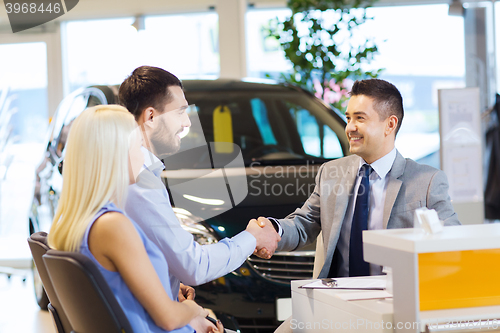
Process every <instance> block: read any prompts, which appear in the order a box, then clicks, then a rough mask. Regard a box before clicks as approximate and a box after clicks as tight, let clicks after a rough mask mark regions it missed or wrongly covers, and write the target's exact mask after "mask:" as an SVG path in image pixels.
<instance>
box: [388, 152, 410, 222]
mask: <svg viewBox="0 0 500 333" xmlns="http://www.w3.org/2000/svg"><path fill="white" fill-rule="evenodd" d="M405 165H406V160H405V159H404V157H403V156H402V155H401V154H400V153H399V152H398V151H396V159H395V160H394V164H393V165H392V168H391V171H390V173H389V179H388V180H387V192H386V194H385V203H384V220H383V226H384V229H387V224H388V223H389V218H390V217H391V211H392V207H393V206H394V202H395V201H396V198H397V197H398V194H399V189H400V188H401V184H403V181H401V180H400V179H398V178H399V177H401V176H402V175H403V172H404V170H405Z"/></svg>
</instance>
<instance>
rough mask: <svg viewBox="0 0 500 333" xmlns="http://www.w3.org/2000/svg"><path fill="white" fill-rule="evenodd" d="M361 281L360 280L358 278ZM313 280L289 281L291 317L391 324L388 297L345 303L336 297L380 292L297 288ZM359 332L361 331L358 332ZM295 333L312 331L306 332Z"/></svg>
mask: <svg viewBox="0 0 500 333" xmlns="http://www.w3.org/2000/svg"><path fill="white" fill-rule="evenodd" d="M360 278H361V279H362V278H363V277H360ZM366 278H370V279H373V278H379V279H385V276H377V277H375V276H370V277H366ZM313 281H316V280H300V281H292V307H293V316H292V317H293V318H294V319H297V320H299V321H302V322H323V321H324V320H329V321H333V322H334V323H333V324H331V325H335V324H336V323H343V322H346V321H347V322H349V323H353V322H356V323H360V322H359V320H363V321H364V323H365V324H366V322H372V323H381V322H385V323H387V322H391V323H392V321H393V305H392V298H387V299H363V300H351V301H346V300H344V299H342V298H340V297H338V295H339V294H348V293H356V294H359V293H366V295H367V297H370V294H374V293H375V294H376V293H380V291H377V290H346V289H305V288H300V287H301V286H303V285H305V284H308V283H310V282H313ZM360 331H363V330H360ZM298 332H314V330H313V331H310V330H304V331H298ZM381 332H382V331H381Z"/></svg>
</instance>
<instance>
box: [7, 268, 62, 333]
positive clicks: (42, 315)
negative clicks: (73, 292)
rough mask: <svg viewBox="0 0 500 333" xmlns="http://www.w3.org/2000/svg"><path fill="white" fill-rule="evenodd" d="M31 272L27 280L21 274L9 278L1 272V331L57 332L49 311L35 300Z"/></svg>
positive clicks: (16, 332)
mask: <svg viewBox="0 0 500 333" xmlns="http://www.w3.org/2000/svg"><path fill="white" fill-rule="evenodd" d="M26 272H27V273H28V271H26ZM29 274H30V273H28V279H27V280H26V282H22V278H21V277H20V276H12V277H11V278H10V279H8V278H7V276H6V275H3V274H0V295H1V296H0V300H1V301H0V332H1V333H55V329H54V325H53V323H52V318H51V316H50V314H49V312H47V311H42V310H40V308H39V307H38V304H37V303H36V301H35V296H34V293H33V282H32V278H31V276H29Z"/></svg>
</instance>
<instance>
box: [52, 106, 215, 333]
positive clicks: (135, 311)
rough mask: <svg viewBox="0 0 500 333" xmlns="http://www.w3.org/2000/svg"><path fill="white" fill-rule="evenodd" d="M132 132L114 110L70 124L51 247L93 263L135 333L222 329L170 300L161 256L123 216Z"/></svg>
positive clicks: (133, 169) (132, 160) (138, 160)
mask: <svg viewBox="0 0 500 333" xmlns="http://www.w3.org/2000/svg"><path fill="white" fill-rule="evenodd" d="M135 127H136V123H135V120H134V117H133V116H132V115H131V114H130V113H129V112H128V111H127V110H126V109H125V108H123V107H121V106H118V105H104V106H96V107H93V108H89V109H87V110H85V111H84V112H83V113H82V114H81V115H80V116H79V117H78V118H77V119H76V120H75V122H74V123H73V125H72V127H71V131H70V133H69V138H68V144H67V146H66V156H65V159H64V169H63V189H62V192H61V197H60V199H59V205H58V207H57V211H56V214H55V217H54V221H53V224H52V227H51V229H50V233H49V244H50V246H51V247H53V248H55V249H58V250H63V251H78V252H81V253H83V254H84V255H86V256H88V257H89V258H91V259H92V260H93V261H94V262H95V264H96V265H97V266H98V267H99V270H100V271H101V273H102V274H103V276H104V278H105V279H106V281H107V282H108V284H109V286H110V287H111V290H112V291H113V293H114V294H115V296H116V298H117V300H118V302H119V303H120V305H121V306H122V308H123V310H124V312H125V314H126V315H127V317H128V319H129V321H130V324H131V325H132V327H133V329H134V331H135V332H165V331H173V330H175V332H186V333H187V332H189V333H192V332H194V331H195V330H194V328H196V329H197V330H198V331H203V332H212V331H214V332H217V331H218V329H219V330H222V329H223V328H222V325H220V324H219V325H218V328H217V327H215V326H214V325H212V324H211V323H209V325H207V323H208V321H207V320H206V319H205V316H206V315H207V311H206V310H204V309H203V308H201V307H200V306H198V305H197V304H196V303H195V302H194V301H192V300H185V301H183V302H182V303H179V302H175V301H173V295H171V293H172V292H171V288H170V281H169V279H168V276H169V275H168V266H167V262H166V260H165V258H164V256H163V254H162V253H161V251H160V250H159V249H158V247H157V246H156V245H155V244H154V243H152V242H151V241H150V240H149V239H148V238H147V237H146V236H145V234H144V233H143V231H142V230H141V229H140V228H139V227H138V226H137V225H136V224H135V222H133V221H132V220H130V219H129V218H128V217H127V216H125V215H124V213H123V211H122V210H121V207H122V204H123V203H124V201H125V198H124V196H125V193H126V190H127V186H128V185H129V183H133V182H135V177H134V175H135V176H137V175H138V174H139V171H140V169H141V167H142V165H143V162H144V158H143V155H142V153H141V151H140V146H141V141H140V136H139V135H137V134H135V132H136V131H135V130H134V129H135ZM190 324H191V325H190ZM193 327H194V328H193Z"/></svg>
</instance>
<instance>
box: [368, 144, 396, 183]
mask: <svg viewBox="0 0 500 333" xmlns="http://www.w3.org/2000/svg"><path fill="white" fill-rule="evenodd" d="M395 160H396V147H394V148H393V149H392V150H391V151H390V152H389V154H387V155H385V156H383V157H381V158H379V159H378V160H376V161H375V162H373V163H372V164H370V166H371V167H372V168H373V170H374V171H375V172H376V173H377V175H378V176H379V177H380V178H381V179H384V178H385V176H386V175H387V173H389V171H390V170H391V168H392V165H393V164H394V161H395ZM363 164H366V162H365V160H364V159H362V158H361V160H360V162H359V167H360V168H361V166H362V165H363Z"/></svg>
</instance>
